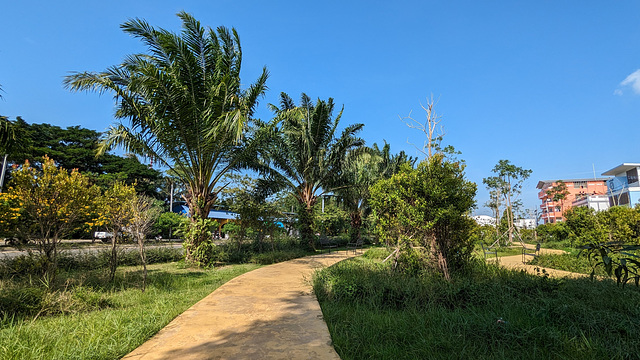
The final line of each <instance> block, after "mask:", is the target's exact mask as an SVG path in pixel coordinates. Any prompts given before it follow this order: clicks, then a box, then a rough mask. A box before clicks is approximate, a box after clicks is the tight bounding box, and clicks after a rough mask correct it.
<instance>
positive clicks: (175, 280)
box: [0, 250, 257, 360]
mask: <svg viewBox="0 0 640 360" xmlns="http://www.w3.org/2000/svg"><path fill="white" fill-rule="evenodd" d="M153 253H154V250H148V255H147V259H148V261H149V262H152V261H153V260H152V259H153V257H154V256H153ZM87 256H90V257H93V255H89V254H87ZM125 259H126V257H120V260H121V261H122V260H125ZM131 259H132V260H133V259H136V260H138V261H139V256H138V254H137V253H136V252H135V251H134V252H132V257H131ZM61 260H62V258H61ZM85 264H86V263H85ZM83 266H84V265H83ZM256 267H257V265H234V266H229V267H224V268H221V269H215V270H208V269H200V270H198V269H190V268H183V267H181V266H179V263H170V264H158V265H150V266H149V276H148V283H147V290H146V291H145V292H141V291H140V287H139V286H140V283H141V278H142V276H143V275H142V271H141V269H140V268H139V267H137V266H136V267H121V268H120V269H118V271H117V273H116V276H115V281H113V282H106V281H105V280H106V279H105V277H106V274H105V272H104V271H103V270H101V269H98V270H89V269H83V270H82V271H77V270H74V271H70V272H67V273H65V274H64V276H65V277H66V279H67V280H66V281H65V282H64V283H63V284H56V285H53V284H44V283H40V282H39V281H38V280H36V279H34V278H29V277H28V276H27V277H22V278H21V279H19V280H18V279H16V278H15V277H14V278H12V279H11V280H8V279H6V278H5V279H2V280H0V285H1V286H0V289H1V290H0V313H1V314H0V316H1V317H0V358H2V359H7V360H10V359H15V360H18V359H61V360H63V359H64V360H66V359H117V358H120V357H122V356H124V355H126V354H127V353H128V352H130V351H132V350H133V349H135V348H136V347H138V346H139V345H141V344H142V343H143V342H144V341H146V340H147V339H148V338H149V337H151V336H152V335H153V334H155V333H156V332H157V331H158V330H160V329H161V328H162V327H164V326H165V325H166V324H167V323H169V321H171V320H172V319H173V318H174V317H175V316H177V315H178V314H180V313H182V312H183V311H184V310H186V309H187V308H189V307H190V306H191V305H193V304H194V303H196V302H197V301H199V300H200V299H202V298H203V297H204V296H206V295H208V294H209V293H211V292H212V291H213V290H215V289H216V288H218V287H219V286H220V285H222V284H223V283H225V282H226V281H228V280H230V279H232V278H234V277H236V276H238V275H240V274H243V273H245V272H247V271H251V270H253V269H255V268H256ZM47 286H49V287H47ZM9 309H10V310H9ZM54 315H55V316H54ZM34 318H37V321H35V320H34Z"/></svg>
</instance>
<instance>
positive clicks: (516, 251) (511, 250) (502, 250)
mask: <svg viewBox="0 0 640 360" xmlns="http://www.w3.org/2000/svg"><path fill="white" fill-rule="evenodd" d="M490 251H497V252H498V257H503V256H513V255H520V254H522V248H521V247H519V246H516V247H508V246H498V247H492V248H491V249H490ZM474 252H475V253H476V254H478V255H479V256H480V257H481V258H484V252H483V251H482V247H481V245H480V244H479V243H477V244H475V246H474ZM490 257H495V255H493V254H491V255H487V258H490Z"/></svg>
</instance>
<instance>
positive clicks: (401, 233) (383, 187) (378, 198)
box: [371, 154, 476, 279]
mask: <svg viewBox="0 0 640 360" xmlns="http://www.w3.org/2000/svg"><path fill="white" fill-rule="evenodd" d="M475 194H476V184H474V183H472V182H470V181H468V180H466V179H465V178H464V165H463V164H462V163H460V162H451V161H447V160H445V158H444V155H443V154H434V155H433V156H432V157H431V158H429V159H428V160H425V161H423V162H421V163H420V164H418V167H417V168H416V169H411V168H410V167H409V166H405V167H403V169H402V171H401V172H399V173H398V174H396V175H393V176H392V177H391V178H390V179H387V180H380V181H378V182H377V183H376V184H375V185H374V186H373V187H372V189H371V205H372V208H373V211H374V212H375V213H376V214H377V216H378V219H379V221H378V224H377V230H378V232H379V234H380V236H381V237H382V238H383V239H384V240H386V241H387V242H388V243H390V244H395V245H397V247H398V252H397V254H400V253H401V251H409V248H411V247H412V246H417V247H420V248H423V249H428V251H429V253H430V255H431V257H432V262H431V263H432V264H433V263H434V262H435V264H436V265H435V266H434V267H435V268H437V269H438V270H439V271H440V272H441V273H442V274H443V275H444V277H445V278H446V279H449V278H450V274H449V268H450V267H452V266H453V267H458V266H462V265H463V264H465V263H466V261H468V259H469V257H470V256H471V251H472V244H471V241H472V239H471V232H472V230H473V228H474V226H475V224H474V221H473V220H472V219H471V218H470V217H469V216H467V215H468V214H469V212H470V210H471V209H472V208H473V207H474V205H475V200H474V197H475Z"/></svg>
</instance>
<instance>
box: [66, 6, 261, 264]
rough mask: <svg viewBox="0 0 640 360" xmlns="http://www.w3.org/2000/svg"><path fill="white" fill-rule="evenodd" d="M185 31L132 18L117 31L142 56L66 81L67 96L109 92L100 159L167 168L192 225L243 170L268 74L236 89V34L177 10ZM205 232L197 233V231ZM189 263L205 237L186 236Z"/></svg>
mask: <svg viewBox="0 0 640 360" xmlns="http://www.w3.org/2000/svg"><path fill="white" fill-rule="evenodd" d="M178 17H179V18H180V19H181V20H182V26H183V31H182V33H181V34H175V33H172V32H170V31H168V30H165V29H156V28H154V27H152V26H150V25H149V24H148V23H147V22H145V21H144V20H140V19H134V20H130V21H127V22H125V23H124V24H122V25H121V28H122V29H123V30H124V31H125V32H126V33H128V34H130V35H132V36H134V37H135V38H138V39H140V40H141V41H142V42H143V43H144V44H145V45H146V46H147V48H148V52H147V53H146V54H136V55H129V56H127V57H126V58H125V60H124V62H123V63H122V64H120V65H118V66H113V67H110V68H108V69H107V70H106V71H103V72H99V73H91V72H84V73H76V74H73V75H70V76H68V77H67V78H66V79H65V85H66V86H67V87H69V88H70V89H71V90H75V91H79V90H85V91H97V92H111V93H113V94H114V98H115V101H116V106H117V110H116V117H117V118H119V119H126V120H127V121H128V125H126V124H124V123H117V124H116V125H115V126H113V127H111V128H110V129H109V131H108V132H107V133H106V135H105V138H104V140H103V141H102V143H101V146H100V148H99V152H100V153H104V152H105V151H106V150H108V149H111V148H113V147H115V146H120V147H122V148H124V149H125V150H126V151H128V152H131V153H135V154H138V155H143V156H146V157H148V158H152V159H153V160H154V161H156V162H158V163H160V164H161V165H163V166H166V167H167V168H169V169H171V170H172V171H173V173H174V174H175V175H176V176H177V177H178V178H179V179H180V180H181V181H182V182H183V183H184V184H186V187H187V193H186V194H185V196H184V197H185V200H186V201H187V204H188V206H189V211H190V214H191V218H192V221H193V222H194V226H195V223H196V222H198V221H199V220H198V219H205V218H206V217H207V216H208V214H209V210H210V209H211V208H212V207H213V205H214V203H215V202H216V197H217V190H216V184H217V183H218V181H219V180H220V178H221V177H222V176H223V175H224V174H225V173H227V172H228V171H230V170H233V169H236V168H240V167H242V166H246V165H247V164H248V163H249V162H250V161H251V159H252V158H251V159H248V157H250V156H249V155H251V154H255V151H256V146H257V145H258V143H257V142H252V141H251V140H252V138H251V137H248V136H246V135H247V130H248V126H249V120H250V119H251V117H252V115H253V112H254V109H255V106H256V104H257V101H258V98H259V97H261V96H262V95H263V94H264V92H265V90H266V85H265V83H266V80H267V77H268V74H267V70H266V69H263V71H262V74H261V75H260V77H259V78H258V80H257V81H256V82H255V83H253V84H251V85H250V86H249V87H248V89H246V90H242V89H241V88H240V86H241V82H240V70H241V62H242V51H241V47H240V39H239V36H238V33H237V32H236V31H235V29H232V30H229V29H227V28H225V27H218V28H217V29H216V30H215V31H214V30H212V29H205V28H204V27H202V26H201V24H200V22H198V21H197V20H196V19H194V18H193V17H192V16H191V15H189V14H187V13H185V12H180V13H178ZM200 228H203V227H200ZM189 234H191V235H193V236H195V237H192V238H188V239H186V241H187V242H189V243H190V244H191V245H190V246H187V248H186V249H187V252H186V255H187V258H188V259H189V260H197V259H194V258H193V255H192V249H194V248H197V247H198V246H199V244H200V243H201V242H203V241H205V238H206V232H204V231H203V232H201V233H198V232H189Z"/></svg>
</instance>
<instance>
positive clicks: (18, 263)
mask: <svg viewBox="0 0 640 360" xmlns="http://www.w3.org/2000/svg"><path fill="white" fill-rule="evenodd" d="M110 251H111V250H107V249H105V250H101V251H80V252H62V253H60V254H59V255H58V269H59V270H63V271H67V272H69V271H74V270H92V269H104V268H107V267H108V266H109V256H110ZM145 254H146V257H147V264H156V263H165V262H174V261H179V260H181V259H182V258H183V255H182V249H181V248H174V247H153V248H148V249H145ZM45 261H46V259H45V258H44V257H42V256H39V255H33V254H32V255H21V256H18V257H15V258H12V259H3V260H2V261H0V278H7V277H10V276H16V275H17V276H29V275H33V276H40V275H42V274H43V273H44V267H45V264H46V263H45ZM118 265H131V266H137V265H141V262H140V253H138V250H137V249H133V248H130V249H126V250H121V253H120V254H119V257H118Z"/></svg>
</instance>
